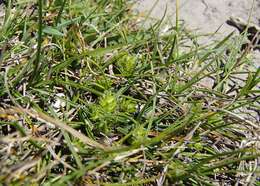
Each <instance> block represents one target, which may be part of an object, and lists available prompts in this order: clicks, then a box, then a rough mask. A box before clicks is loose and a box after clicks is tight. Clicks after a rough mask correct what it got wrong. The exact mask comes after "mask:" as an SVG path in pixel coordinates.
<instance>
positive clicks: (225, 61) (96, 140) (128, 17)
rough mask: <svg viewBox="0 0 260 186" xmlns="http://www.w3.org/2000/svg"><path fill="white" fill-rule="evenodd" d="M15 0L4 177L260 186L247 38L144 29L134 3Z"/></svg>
mask: <svg viewBox="0 0 260 186" xmlns="http://www.w3.org/2000/svg"><path fill="white" fill-rule="evenodd" d="M8 2H9V3H10V4H9V6H8V7H7V9H6V17H5V21H4V23H3V26H2V27H1V28H0V51H1V56H0V67H1V68H0V149H1V150H0V165H1V170H0V184H2V183H3V184H4V185H34V184H35V185H154V184H158V185H212V184H214V183H225V184H226V183H227V184H228V185H235V184H238V183H237V182H236V181H237V180H240V182H241V183H239V184H242V185H243V184H248V182H246V181H247V178H249V176H250V178H251V184H257V177H256V176H255V175H257V173H258V172H259V170H257V169H255V167H257V159H259V153H260V152H259V148H258V146H259V145H258V144H257V140H255V139H257V137H258V136H257V131H259V125H258V121H257V114H258V110H259V100H260V99H259V98H260V97H259V90H258V88H257V87H258V86H259V73H260V70H259V69H257V68H255V67H254V65H252V63H253V62H252V61H251V58H249V57H248V53H247V52H249V51H247V50H246V51H243V50H242V51H241V50H240V49H241V45H242V44H243V37H237V38H235V39H234V38H233V34H229V35H228V36H226V37H225V38H224V39H223V40H221V41H217V42H212V43H211V44H209V45H206V46H205V45H199V44H198V43H197V39H200V36H195V35H194V33H191V32H187V30H185V29H184V28H183V27H182V26H181V25H176V27H171V28H169V30H168V31H167V32H166V33H164V34H162V33H161V26H164V24H167V22H166V21H163V20H159V21H158V22H154V23H153V22H152V23H151V27H146V28H142V27H141V25H142V24H137V21H138V20H139V19H140V17H139V16H138V15H134V14H133V13H132V12H131V11H130V7H131V2H132V1H126V0H111V1H105V0H99V1H94V0H86V1H82V0H73V1H67V0H55V1H42V0H39V1H38V3H39V4H36V2H34V1H30V2H28V3H24V2H20V1H17V2H13V1H8ZM148 17H149V16H147V18H146V19H149V18H148ZM177 22H178V21H177ZM138 23H140V22H138ZM205 82H206V83H205ZM159 182H160V183H159Z"/></svg>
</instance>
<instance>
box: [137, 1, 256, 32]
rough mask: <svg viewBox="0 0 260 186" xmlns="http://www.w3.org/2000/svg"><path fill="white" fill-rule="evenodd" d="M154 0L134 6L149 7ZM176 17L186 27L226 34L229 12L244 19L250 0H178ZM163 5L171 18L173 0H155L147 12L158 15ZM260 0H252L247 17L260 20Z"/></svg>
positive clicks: (170, 18) (140, 8)
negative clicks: (177, 14) (250, 15)
mask: <svg viewBox="0 0 260 186" xmlns="http://www.w3.org/2000/svg"><path fill="white" fill-rule="evenodd" d="M156 1H157V0H139V1H138V3H137V5H136V8H137V9H138V10H139V11H141V12H145V11H148V10H150V9H151V8H152V6H153V5H154V4H155V3H156ZM179 2H180V5H179V7H180V12H179V19H180V20H183V21H184V23H185V25H186V26H187V28H189V29H198V31H200V32H203V33H206V32H207V33H210V32H215V31H216V30H217V29H218V28H219V27H221V28H220V30H219V31H218V33H219V34H227V33H230V32H231V31H233V30H234V28H233V27H230V26H229V25H227V24H226V23H225V22H226V20H227V19H228V18H229V17H230V16H234V17H240V18H243V19H245V20H247V19H248V17H249V14H250V10H251V8H252V3H253V0H179ZM166 8H167V19H168V20H170V21H171V22H172V23H174V21H175V9H176V8H175V0H159V1H158V3H157V5H156V6H155V8H154V10H153V11H152V13H151V17H153V18H161V17H162V16H163V14H164V11H165V9H166ZM259 12H260V0H255V3H254V6H253V9H252V19H251V21H252V22H253V23H255V24H259V22H260V13H259Z"/></svg>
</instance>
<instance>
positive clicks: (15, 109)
mask: <svg viewBox="0 0 260 186" xmlns="http://www.w3.org/2000/svg"><path fill="white" fill-rule="evenodd" d="M14 113H17V114H24V113H25V114H28V115H29V116H31V117H33V118H35V119H37V120H39V121H42V122H44V123H50V124H53V125H55V126H56V127H58V128H61V129H63V130H65V131H67V132H68V133H70V134H71V135H73V136H74V137H76V138H78V139H80V140H81V141H82V142H83V143H85V144H87V145H89V146H91V147H94V148H98V149H102V150H108V149H109V148H108V147H106V146H105V145H102V144H100V143H98V142H96V141H94V140H92V139H90V138H88V137H87V136H85V135H83V134H82V133H80V132H78V131H77V130H75V129H73V128H71V127H70V126H68V125H67V124H66V123H63V122H62V121H60V120H57V119H54V118H52V117H50V116H48V115H47V114H44V113H43V112H39V111H31V110H28V109H24V108H21V107H20V108H18V107H12V109H10V110H8V111H7V110H2V111H0V114H14Z"/></svg>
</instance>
